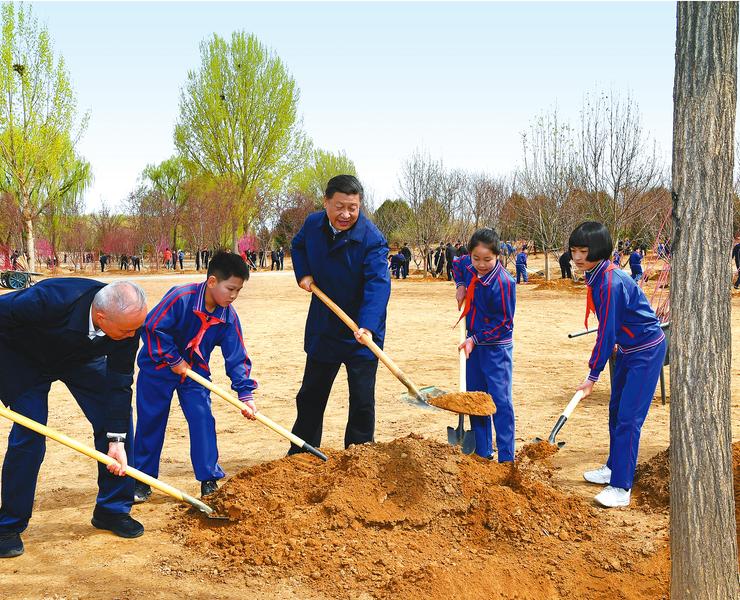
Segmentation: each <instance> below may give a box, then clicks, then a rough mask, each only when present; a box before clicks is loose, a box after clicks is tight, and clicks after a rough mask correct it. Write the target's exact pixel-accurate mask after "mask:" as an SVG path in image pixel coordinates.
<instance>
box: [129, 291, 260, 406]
mask: <svg viewBox="0 0 740 600" xmlns="http://www.w3.org/2000/svg"><path fill="white" fill-rule="evenodd" d="M205 288H206V283H205V282H203V283H188V284H185V285H178V286H175V287H173V288H171V289H170V291H169V292H167V294H165V296H164V298H162V300H160V302H159V304H157V306H155V307H154V308H153V309H152V310H151V311H150V312H149V314H148V315H147V317H146V321H144V327H143V331H142V334H141V336H142V341H143V345H142V347H141V351H140V352H139V358H138V360H137V362H138V363H139V368H140V369H142V370H147V371H149V372H154V371H156V370H159V369H163V368H168V367H174V366H175V365H178V364H180V363H181V362H182V361H183V360H186V361H187V362H188V364H189V365H190V368H191V369H192V370H193V371H195V372H197V373H200V374H201V375H203V376H204V377H208V376H209V375H210V369H209V367H208V361H209V360H210V358H211V352H212V351H213V348H214V347H216V346H220V347H221V354H223V357H224V363H225V365H226V374H227V375H228V376H229V379H231V388H232V389H233V390H234V391H235V392H236V393H237V394H239V399H240V400H251V399H252V392H253V391H254V390H255V389H256V388H257V382H255V381H254V380H253V379H251V378H250V376H249V375H250V372H251V370H252V361H251V360H250V359H249V356H248V355H247V350H246V349H245V347H244V339H243V337H242V326H241V323H240V322H239V317H238V316H237V314H236V311H235V310H234V308H233V306H229V307H228V308H224V307H222V306H217V307H216V309H215V310H214V311H213V312H212V313H209V312H208V311H207V310H206V306H205ZM201 331H202V336H201V337H200V340H199V339H198V336H199V334H200V333H201Z"/></svg>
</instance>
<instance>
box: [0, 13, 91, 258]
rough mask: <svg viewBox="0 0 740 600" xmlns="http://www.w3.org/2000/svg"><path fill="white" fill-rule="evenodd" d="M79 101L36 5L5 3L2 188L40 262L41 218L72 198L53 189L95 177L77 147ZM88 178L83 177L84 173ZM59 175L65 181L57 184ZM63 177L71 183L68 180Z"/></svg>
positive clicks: (0, 47)
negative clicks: (36, 14) (11, 200)
mask: <svg viewBox="0 0 740 600" xmlns="http://www.w3.org/2000/svg"><path fill="white" fill-rule="evenodd" d="M76 115H77V110H76V101H75V96H74V93H73V91H72V86H71V84H70V81H69V74H68V72H67V70H66V68H65V65H64V59H63V58H61V57H59V58H58V59H55V57H54V52H53V49H52V45H51V39H50V37H49V33H48V31H47V30H46V28H45V27H41V26H39V24H38V21H37V19H36V18H35V17H34V16H33V14H32V10H31V6H30V5H14V4H11V3H6V4H3V5H2V38H1V39H0V170H2V171H4V172H5V178H4V179H3V180H2V181H0V185H2V187H3V190H4V191H6V192H8V193H9V194H10V195H11V196H12V197H13V198H14V199H15V201H16V202H17V203H18V207H19V210H20V213H21V218H22V221H23V229H24V235H23V238H24V243H25V250H26V252H27V254H28V257H29V267H30V268H31V270H33V269H35V268H36V250H35V247H34V225H35V223H36V222H37V220H38V218H39V216H40V215H41V214H42V213H43V212H44V211H46V210H49V208H50V207H51V206H52V205H53V204H54V202H56V201H58V200H60V199H62V198H65V197H67V196H66V193H54V192H53V190H55V189H56V190H57V191H58V190H62V189H63V188H69V189H72V188H78V187H79V185H81V184H82V183H84V182H85V181H87V182H89V180H90V172H89V168H88V169H79V168H77V167H78V166H79V163H80V162H82V161H80V160H79V159H78V157H77V156H76V154H75V142H76V141H77V139H79V136H80V135H81V134H82V132H83V131H84V129H85V125H86V122H87V117H86V116H85V117H84V118H83V119H82V121H81V122H80V123H79V124H76ZM80 178H82V179H80ZM53 182H59V183H60V184H61V185H60V186H55V185H54V184H53ZM63 182H64V183H63Z"/></svg>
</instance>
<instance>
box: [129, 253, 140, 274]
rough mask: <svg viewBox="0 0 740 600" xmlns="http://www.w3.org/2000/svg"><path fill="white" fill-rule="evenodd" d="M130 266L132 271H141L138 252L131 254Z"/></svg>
mask: <svg viewBox="0 0 740 600" xmlns="http://www.w3.org/2000/svg"><path fill="white" fill-rule="evenodd" d="M131 268H132V269H133V270H134V271H141V256H139V255H138V254H134V255H133V256H131Z"/></svg>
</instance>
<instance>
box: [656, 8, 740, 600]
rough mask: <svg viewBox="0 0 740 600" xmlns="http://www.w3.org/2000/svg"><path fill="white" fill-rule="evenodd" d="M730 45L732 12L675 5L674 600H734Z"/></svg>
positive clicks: (739, 592)
mask: <svg viewBox="0 0 740 600" xmlns="http://www.w3.org/2000/svg"><path fill="white" fill-rule="evenodd" d="M737 42H738V5H737V3H734V2H728V3H723V2H707V3H703V2H679V3H678V19H677V30H676V73H675V79H674V86H673V102H674V105H673V106H674V108H673V190H672V194H673V222H674V226H675V233H674V243H673V259H672V264H671V268H672V270H671V278H672V284H673V285H671V290H670V300H671V308H672V310H671V314H672V317H671V348H670V351H671V400H672V402H671V450H670V461H671V598H673V599H674V600H683V599H692V600H693V599H706V600H731V599H732V600H735V599H736V598H738V597H740V583H739V581H738V568H737V539H736V535H735V507H734V498H733V481H732V448H731V441H732V426H731V423H732V422H731V415H730V381H731V378H732V373H731V370H730V365H731V348H732V346H731V322H730V291H729V285H728V281H727V254H726V248H728V247H729V246H730V242H731V235H732V229H731V226H732V203H731V196H732V183H733V182H732V168H733V145H734V144H733V140H734V131H735V109H736V102H737ZM707 240H712V243H711V244H709V245H707V244H706V241H707ZM697 264H701V266H702V268H701V269H697V268H696V265H697ZM698 350H700V351H698Z"/></svg>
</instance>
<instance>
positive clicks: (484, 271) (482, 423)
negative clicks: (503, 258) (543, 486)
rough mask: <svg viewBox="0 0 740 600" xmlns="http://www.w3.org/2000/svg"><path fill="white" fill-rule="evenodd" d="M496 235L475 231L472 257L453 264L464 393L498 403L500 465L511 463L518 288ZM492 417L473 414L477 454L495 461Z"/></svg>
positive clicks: (496, 424) (470, 247)
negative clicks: (461, 336) (462, 324)
mask: <svg viewBox="0 0 740 600" xmlns="http://www.w3.org/2000/svg"><path fill="white" fill-rule="evenodd" d="M499 249H500V245H499V237H498V233H496V231H494V230H493V229H479V230H478V231H476V232H475V233H474V234H473V236H472V237H471V238H470V243H469V244H468V250H469V252H470V256H463V257H461V258H458V259H457V260H456V261H455V264H454V268H455V273H454V275H455V286H456V287H457V292H456V298H457V306H458V308H463V307H464V308H463V313H462V317H461V318H465V329H466V332H467V337H466V338H465V341H464V342H463V343H462V344H460V346H459V348H458V350H464V352H465V358H466V359H467V360H466V363H465V372H466V376H467V385H468V387H467V389H468V391H470V392H486V393H488V394H491V396H492V397H493V398H494V401H495V402H496V414H495V415H493V428H494V429H495V431H496V448H497V449H498V461H499V462H513V460H514V444H515V425H514V405H513V402H512V365H513V363H512V350H513V329H514V308H515V305H516V285H514V278H513V277H512V276H511V275H510V274H509V272H508V271H507V270H506V269H504V266H503V265H502V264H501V262H500V261H499V259H498V257H499ZM491 420H492V419H491V417H490V416H488V417H480V416H471V417H470V425H471V427H472V428H473V432H474V434H475V453H476V454H477V455H478V456H482V457H483V458H488V459H491V458H493V435H492V431H491Z"/></svg>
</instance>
